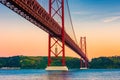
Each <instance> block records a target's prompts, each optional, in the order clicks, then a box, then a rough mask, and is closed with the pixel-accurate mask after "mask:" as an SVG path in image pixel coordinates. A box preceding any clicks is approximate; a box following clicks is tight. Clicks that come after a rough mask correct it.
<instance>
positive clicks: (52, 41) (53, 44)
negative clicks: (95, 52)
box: [46, 0, 68, 71]
mask: <svg viewBox="0 0 120 80" xmlns="http://www.w3.org/2000/svg"><path fill="white" fill-rule="evenodd" d="M56 2H57V3H59V4H56ZM54 4H56V5H57V7H56V6H55V5H54ZM49 14H50V15H51V17H53V18H54V19H55V17H56V16H57V17H59V20H61V23H60V25H61V28H62V29H61V31H60V34H59V35H61V36H59V35H56V36H54V35H50V34H49V37H48V39H49V40H48V66H47V68H46V70H63V71H68V68H67V66H65V65H66V64H65V29H64V0H49ZM58 37H60V38H61V43H60V42H59V39H58ZM57 46H58V47H59V50H58V48H57ZM54 48H55V51H54V50H53V49H54ZM53 55H54V56H55V58H58V56H59V55H61V56H62V59H61V63H62V65H61V66H51V62H52V61H53V60H51V56H53Z"/></svg>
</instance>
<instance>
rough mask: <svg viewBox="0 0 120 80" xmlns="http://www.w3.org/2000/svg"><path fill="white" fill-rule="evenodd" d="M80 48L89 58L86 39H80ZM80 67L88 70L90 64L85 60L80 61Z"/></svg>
mask: <svg viewBox="0 0 120 80" xmlns="http://www.w3.org/2000/svg"><path fill="white" fill-rule="evenodd" d="M80 48H81V50H82V51H83V52H84V53H85V56H87V50H86V37H80ZM80 67H81V69H82V68H87V67H88V62H86V61H85V60H84V59H82V58H81V59H80Z"/></svg>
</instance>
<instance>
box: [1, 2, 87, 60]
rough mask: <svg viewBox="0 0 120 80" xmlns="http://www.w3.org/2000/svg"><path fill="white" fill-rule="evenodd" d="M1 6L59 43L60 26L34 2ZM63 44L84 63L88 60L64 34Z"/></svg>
mask: <svg viewBox="0 0 120 80" xmlns="http://www.w3.org/2000/svg"><path fill="white" fill-rule="evenodd" d="M0 1H1V3H2V4H4V5H5V6H7V7H8V8H10V9H11V10H13V11H14V12H16V13H17V14H19V15H21V16H22V17H24V18H25V19H27V20H29V21H30V22H32V23H33V24H35V25H36V26H38V27H39V28H41V29H43V30H44V31H46V32H47V33H49V34H51V35H52V36H54V37H56V38H58V39H59V40H60V41H61V38H60V36H61V30H62V29H61V27H60V25H59V24H58V23H57V22H56V21H55V20H54V19H53V18H52V17H51V16H50V15H49V14H48V13H47V12H46V11H45V9H44V8H42V7H41V6H40V4H39V3H38V2H37V1H36V0H0ZM65 44H66V45H67V46H68V47H69V48H71V49H72V50H73V51H75V52H76V53H77V54H78V55H80V56H81V57H82V58H83V59H84V60H85V61H87V62H88V58H87V57H86V56H85V54H84V53H83V52H82V51H81V49H80V48H79V46H78V45H77V44H76V43H75V42H74V41H73V40H72V39H71V38H70V36H69V35H68V34H67V33H66V32H65Z"/></svg>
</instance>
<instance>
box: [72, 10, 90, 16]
mask: <svg viewBox="0 0 120 80" xmlns="http://www.w3.org/2000/svg"><path fill="white" fill-rule="evenodd" d="M72 14H75V15H88V14H90V13H89V12H81V11H76V12H73V13H72Z"/></svg>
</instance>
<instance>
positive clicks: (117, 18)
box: [103, 16, 120, 23]
mask: <svg viewBox="0 0 120 80" xmlns="http://www.w3.org/2000/svg"><path fill="white" fill-rule="evenodd" d="M119 19H120V16H114V17H109V18H106V19H104V20H103V22H105V23H108V22H113V21H116V20H119Z"/></svg>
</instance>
